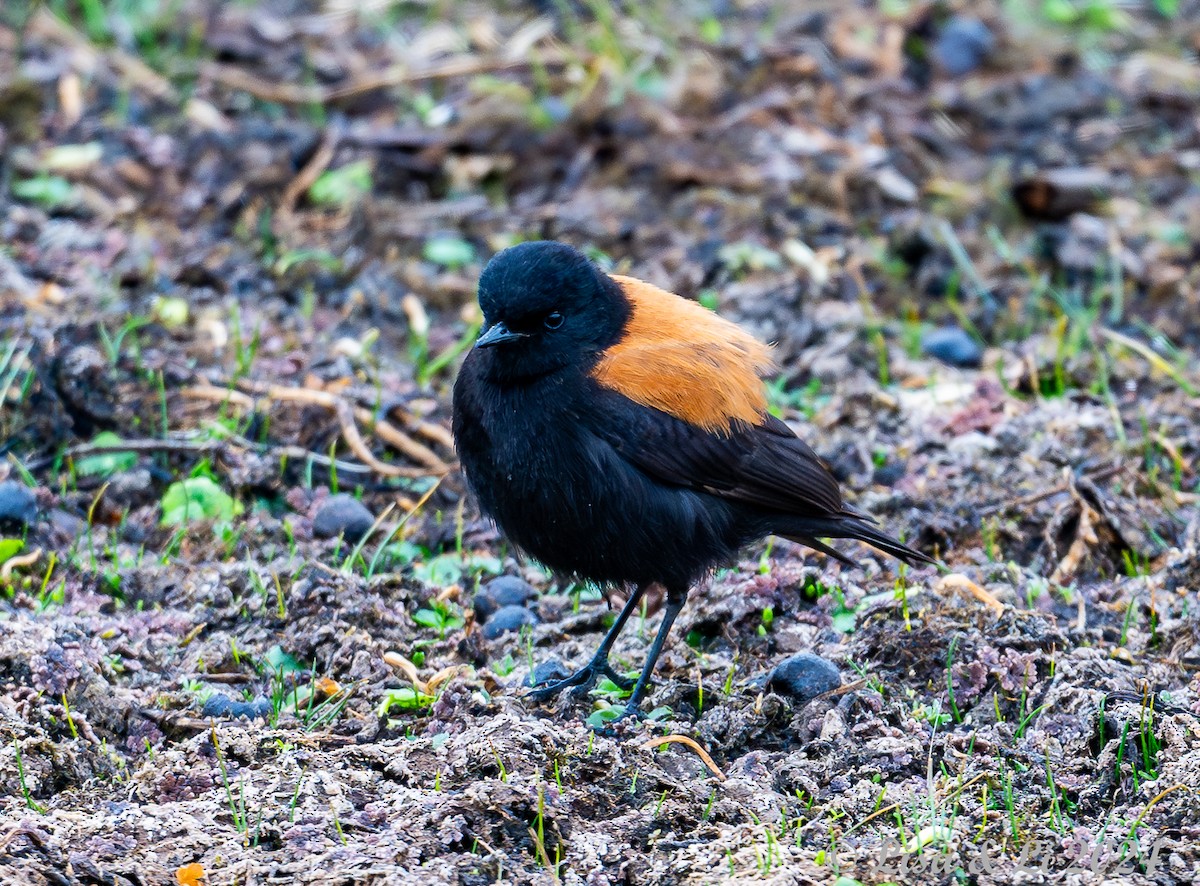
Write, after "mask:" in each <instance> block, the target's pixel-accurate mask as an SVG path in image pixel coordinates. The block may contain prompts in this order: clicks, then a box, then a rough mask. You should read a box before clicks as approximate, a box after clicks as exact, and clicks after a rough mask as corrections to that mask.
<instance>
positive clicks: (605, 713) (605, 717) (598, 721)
mask: <svg viewBox="0 0 1200 886" xmlns="http://www.w3.org/2000/svg"><path fill="white" fill-rule="evenodd" d="M623 713H625V709H624V708H622V707H616V708H600V709H599V710H596V711H592V712H591V713H590V714H588V718H587V724H588V725H589V726H591V727H592V728H593V729H596V730H600V729H603V728H604V727H605V726H607V725H608V724H609V723H611V722H612V721H613V720H615V719H617V717H619V716H621V714H623Z"/></svg>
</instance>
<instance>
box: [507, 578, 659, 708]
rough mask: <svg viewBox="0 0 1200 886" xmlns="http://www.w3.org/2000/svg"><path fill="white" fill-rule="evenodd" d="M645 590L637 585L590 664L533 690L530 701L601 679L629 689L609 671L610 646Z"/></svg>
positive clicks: (539, 699)
mask: <svg viewBox="0 0 1200 886" xmlns="http://www.w3.org/2000/svg"><path fill="white" fill-rule="evenodd" d="M647 587H648V585H638V586H637V587H636V588H634V591H633V593H632V594H630V595H629V599H628V600H627V601H626V602H625V605H624V606H623V607H621V611H620V613H619V614H618V615H617V620H616V621H614V622H613V625H612V627H611V628H609V629H608V633H607V634H605V635H604V639H603V640H602V641H601V642H600V646H599V648H597V649H596V654H595V655H593V656H592V660H591V661H589V662H588V663H587V664H585V665H584V666H583V667H581V668H580V669H579V670H577V671H576V672H575V673H573V674H572V675H571V676H569V677H564V678H563V679H562V680H556V681H555V682H553V683H548V684H546V685H545V686H538V687H535V688H534V690H533V691H532V692H530V693H529V697H530V698H532V699H534V700H535V701H545V700H546V699H547V698H551V697H552V696H555V695H557V694H558V693H560V692H562V691H563V690H564V689H567V688H568V687H571V686H590V685H591V684H593V683H595V682H596V680H597V679H598V678H600V677H608V679H610V680H612V681H613V682H614V683H616V684H617V685H618V686H620V687H621V688H622V689H628V688H629V686H630V685H631V681H630V680H628V679H627V678H625V677H622V676H621V675H620V674H618V673H617V672H616V671H614V670H613V669H612V666H611V665H610V664H609V663H608V653H609V650H611V649H612V645H613V643H615V642H616V641H617V637H618V636H619V635H620V633H621V628H623V627H625V622H627V621H629V616H631V615H633V613H634V611H635V610H636V609H637V608H638V604H640V603H641V602H642V597H643V595H645V593H646V588H647Z"/></svg>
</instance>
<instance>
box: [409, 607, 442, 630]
mask: <svg viewBox="0 0 1200 886" xmlns="http://www.w3.org/2000/svg"><path fill="white" fill-rule="evenodd" d="M413 621H415V622H416V623H417V624H419V625H421V626H422V627H426V628H435V629H440V628H441V627H442V625H443V624H444V623H445V616H443V615H442V614H441V613H440V612H435V611H434V610H432V609H418V610H417V611H416V612H414V613H413Z"/></svg>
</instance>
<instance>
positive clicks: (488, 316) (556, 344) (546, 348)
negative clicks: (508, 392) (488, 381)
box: [475, 240, 630, 380]
mask: <svg viewBox="0 0 1200 886" xmlns="http://www.w3.org/2000/svg"><path fill="white" fill-rule="evenodd" d="M479 306H480V308H482V309H483V320H484V325H483V331H482V332H481V333H480V336H479V339H478V340H477V341H476V342H475V349H476V350H477V351H480V352H486V353H481V354H480V355H479V359H485V360H487V361H488V371H489V373H490V374H491V375H492V376H493V377H494V378H496V379H497V380H501V379H513V380H519V379H528V378H535V377H538V376H542V375H547V374H549V373H552V372H555V371H557V370H560V369H562V368H564V367H567V366H572V365H574V366H578V367H580V368H581V369H583V370H584V371H586V370H587V369H588V368H589V367H590V366H591V365H592V364H593V363H594V362H595V360H596V358H597V357H598V355H599V354H600V353H601V352H602V351H603V350H604V349H605V348H607V347H609V346H610V345H612V344H613V343H614V342H616V341H617V339H618V338H620V335H621V331H622V329H623V328H624V326H625V322H626V320H627V319H628V317H629V313H630V307H629V303H628V301H627V299H626V298H625V296H624V294H623V293H622V291H621V288H620V287H619V286H618V285H617V284H616V282H615V281H614V280H613V279H612V278H610V277H609V276H608V275H607V274H605V273H604V272H603V271H601V270H600V269H599V268H597V267H596V266H595V265H594V264H592V262H590V261H589V260H588V258H587V256H585V255H584V254H583V253H581V252H580V251H579V250H577V249H574V248H573V247H571V246H567V245H566V244H565V243H555V242H553V241H548V240H541V241H534V242H530V243H520V244H518V245H516V246H511V247H509V248H508V249H505V250H504V251H502V252H499V253H497V254H496V256H495V257H493V258H492V260H491V261H490V262H488V264H487V267H486V268H484V269H483V274H482V276H480V278H479Z"/></svg>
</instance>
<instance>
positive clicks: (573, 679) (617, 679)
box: [528, 658, 634, 701]
mask: <svg viewBox="0 0 1200 886" xmlns="http://www.w3.org/2000/svg"><path fill="white" fill-rule="evenodd" d="M601 677H607V678H608V679H610V680H612V681H613V682H614V683H616V684H617V685H618V686H619V687H621V689H632V688H633V684H634V681H633V680H631V679H629V678H628V677H622V676H621V675H620V674H618V673H617V672H616V671H614V670H613V668H612V665H610V664H609V663H608V659H607V658H602V659H600V660H599V661H597V660H596V659H592V661H590V662H588V663H587V664H586V665H584V666H583V667H581V668H580V669H579V670H577V671H576V672H575V673H573V674H571V675H570V676H569V677H564V678H563V679H561V680H555V681H553V682H551V683H546V684H544V685H541V686H535V687H533V689H532V690H531V691H530V692H529V694H528V697H529V698H532V699H533V700H534V701H546V700H547V699H549V698H553V697H554V696H556V695H558V694H559V693H560V692H562V691H563V690H564V689H570V688H571V687H578V688H577V690H576V691H577V692H579V691H582V690H585V689H590V688H591V687H592V686H593V685H594V684H595V682H596V681H597V680H599V679H600V678H601Z"/></svg>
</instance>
